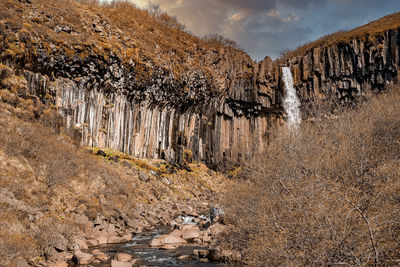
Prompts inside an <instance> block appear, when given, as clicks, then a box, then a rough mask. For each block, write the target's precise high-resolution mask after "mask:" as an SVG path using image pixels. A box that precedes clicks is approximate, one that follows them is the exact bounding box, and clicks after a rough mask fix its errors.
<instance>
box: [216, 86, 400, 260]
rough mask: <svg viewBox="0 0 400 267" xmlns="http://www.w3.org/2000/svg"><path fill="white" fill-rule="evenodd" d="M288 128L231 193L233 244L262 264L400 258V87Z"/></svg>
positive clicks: (227, 242)
mask: <svg viewBox="0 0 400 267" xmlns="http://www.w3.org/2000/svg"><path fill="white" fill-rule="evenodd" d="M395 89H396V90H398V89H399V87H397V88H395ZM396 90H393V91H392V92H390V93H388V94H384V95H380V96H379V97H377V98H370V99H369V100H368V101H366V102H364V103H363V104H360V105H359V107H358V108H357V109H354V108H351V109H348V110H347V111H343V112H342V113H341V114H339V115H338V116H337V117H336V118H334V119H324V120H315V121H313V122H304V123H303V125H302V126H301V128H300V129H299V130H298V131H296V132H289V131H282V130H280V131H279V135H277V136H276V137H275V141H274V142H273V143H272V144H271V145H270V146H269V147H268V148H267V149H266V152H265V153H264V154H263V155H260V156H258V157H257V158H256V159H254V160H253V161H251V162H248V164H247V165H246V166H244V169H245V170H247V171H246V174H247V175H246V177H247V178H248V179H247V180H243V181H240V182H237V183H236V184H235V186H234V187H233V188H232V189H231V190H229V192H227V195H226V198H225V203H226V206H227V212H226V213H227V220H228V222H229V223H230V224H231V227H230V231H229V234H228V235H227V236H226V237H225V240H224V242H225V246H227V247H229V248H233V249H238V250H240V251H241V252H242V253H243V255H244V256H245V259H246V261H247V262H248V263H249V264H250V265H252V266H264V265H265V266H271V265H272V266H276V265H281V266H310V265H351V266H353V265H356V266H366V265H375V266H378V265H396V264H398V263H399V261H400V246H399V243H398V239H399V238H400V216H399V214H400V180H399V175H400V165H399V164H400V144H399V142H400V110H399V108H398V103H399V101H400V94H399V93H398V92H396Z"/></svg>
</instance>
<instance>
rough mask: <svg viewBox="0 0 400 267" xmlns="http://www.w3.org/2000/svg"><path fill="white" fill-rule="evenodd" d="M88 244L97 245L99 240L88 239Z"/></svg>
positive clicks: (90, 245)
mask: <svg viewBox="0 0 400 267" xmlns="http://www.w3.org/2000/svg"><path fill="white" fill-rule="evenodd" d="M86 244H87V245H88V247H95V246H98V245H99V241H97V240H96V239H88V240H87V241H86Z"/></svg>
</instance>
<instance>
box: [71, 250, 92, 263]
mask: <svg viewBox="0 0 400 267" xmlns="http://www.w3.org/2000/svg"><path fill="white" fill-rule="evenodd" d="M72 260H73V261H74V262H75V263H77V264H81V265H85V264H89V263H91V262H92V261H93V260H94V256H93V255H92V254H89V253H84V252H82V251H81V250H75V251H74V257H73V259H72Z"/></svg>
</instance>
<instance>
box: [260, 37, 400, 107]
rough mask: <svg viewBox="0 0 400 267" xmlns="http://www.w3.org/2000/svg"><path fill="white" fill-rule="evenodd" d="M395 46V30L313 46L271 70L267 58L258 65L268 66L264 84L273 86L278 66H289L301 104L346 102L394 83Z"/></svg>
mask: <svg viewBox="0 0 400 267" xmlns="http://www.w3.org/2000/svg"><path fill="white" fill-rule="evenodd" d="M399 44H400V42H399V29H396V30H387V31H384V32H383V33H382V34H378V35H376V36H365V37H364V38H353V39H351V40H350V41H348V42H339V43H335V44H332V45H324V46H318V47H314V48H311V49H310V50H308V51H307V52H306V53H305V54H304V55H302V56H296V57H293V58H290V59H288V60H286V61H284V62H281V63H280V64H277V65H275V66H273V67H271V62H270V60H269V59H267V60H265V61H264V62H262V63H261V65H267V66H268V65H269V66H270V70H269V71H267V72H266V77H270V78H269V79H268V78H266V80H267V82H266V83H267V84H273V85H275V86H276V87H278V84H279V82H280V69H281V66H283V65H285V66H289V67H290V68H291V70H292V73H293V77H294V83H295V87H296V89H297V90H298V92H299V96H300V98H301V100H302V101H303V102H307V101H312V100H313V99H314V98H315V97H318V98H326V97H333V98H336V99H339V100H340V101H341V102H349V101H352V100H353V99H354V97H356V96H359V95H362V94H364V93H366V92H367V91H370V90H383V89H384V88H385V86H386V85H388V84H392V83H393V82H395V81H396V80H397V77H398V68H399V49H400V47H399ZM262 78H264V76H263V75H262Z"/></svg>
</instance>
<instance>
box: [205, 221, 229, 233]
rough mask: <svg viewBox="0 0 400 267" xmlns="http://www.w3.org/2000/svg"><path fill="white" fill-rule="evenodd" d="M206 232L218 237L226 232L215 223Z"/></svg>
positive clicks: (223, 227)
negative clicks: (208, 231)
mask: <svg viewBox="0 0 400 267" xmlns="http://www.w3.org/2000/svg"><path fill="white" fill-rule="evenodd" d="M208 230H210V234H211V235H213V236H218V235H220V234H222V233H223V232H225V231H226V226H225V225H222V224H220V223H215V224H213V225H211V226H210V227H209V228H208Z"/></svg>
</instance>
